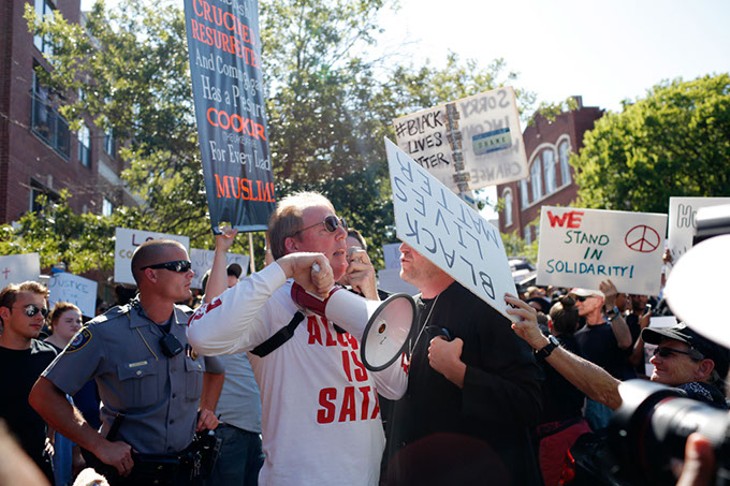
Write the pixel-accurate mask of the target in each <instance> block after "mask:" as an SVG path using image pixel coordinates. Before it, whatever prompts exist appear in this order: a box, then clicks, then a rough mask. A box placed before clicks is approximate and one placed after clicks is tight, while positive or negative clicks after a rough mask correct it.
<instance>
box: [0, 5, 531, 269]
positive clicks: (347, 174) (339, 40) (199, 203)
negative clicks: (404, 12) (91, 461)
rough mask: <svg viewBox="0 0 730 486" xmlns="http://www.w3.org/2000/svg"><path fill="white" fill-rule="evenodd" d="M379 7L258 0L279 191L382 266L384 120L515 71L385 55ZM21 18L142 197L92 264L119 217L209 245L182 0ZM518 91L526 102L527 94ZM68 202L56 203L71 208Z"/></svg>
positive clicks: (13, 233) (63, 88)
mask: <svg viewBox="0 0 730 486" xmlns="http://www.w3.org/2000/svg"><path fill="white" fill-rule="evenodd" d="M382 8H386V5H385V4H384V2H383V1H369V0H360V1H354V2H353V1H351V0H326V1H321V0H316V1H315V0H262V1H261V2H260V12H261V15H260V19H261V26H260V32H261V38H262V44H263V46H264V47H263V72H264V82H265V86H266V90H267V94H268V99H267V116H268V121H269V140H270V146H271V154H272V160H273V166H274V174H275V180H276V188H277V194H278V196H279V197H281V196H282V195H285V194H288V193H290V192H292V191H296V190H317V191H321V192H322V193H324V194H325V195H327V196H328V197H329V198H330V199H331V200H332V201H333V203H334V205H335V207H337V208H338V209H340V210H341V212H342V213H343V215H344V216H345V217H347V218H348V220H349V221H350V223H351V225H352V226H354V227H356V228H357V229H359V230H360V231H362V232H363V234H364V235H365V236H366V238H367V239H368V241H369V243H370V244H371V245H372V246H373V248H374V250H375V251H376V252H378V254H377V255H373V256H374V260H375V261H378V262H379V261H382V255H381V254H380V247H381V244H382V243H383V242H387V241H388V240H389V239H392V238H393V231H392V230H393V216H392V208H391V202H390V198H391V195H390V188H389V179H388V171H387V163H386V158H385V150H384V147H383V142H382V139H383V136H389V137H390V138H391V139H394V132H393V130H392V127H391V125H390V124H391V120H392V119H393V118H396V117H398V116H402V115H404V114H407V113H410V112H412V111H415V110H420V109H424V108H428V107H430V106H432V105H434V104H436V103H441V102H446V101H452V100H454V99H457V98H461V97H464V96H469V95H472V94H476V93H479V92H482V91H486V90H489V89H493V88H496V87H498V86H500V85H504V84H507V83H510V82H512V81H514V80H515V79H516V75H515V74H514V73H509V72H505V67H506V66H505V63H504V61H503V60H496V61H494V62H493V63H492V64H491V65H489V66H486V67H481V66H479V65H478V64H477V63H476V62H475V61H472V60H466V61H461V60H460V59H459V58H458V57H457V56H456V55H455V54H452V55H451V56H449V59H448V62H447V65H446V66H445V67H444V68H443V69H436V68H433V67H431V66H430V65H425V66H414V65H412V64H411V65H399V64H393V63H392V62H391V61H390V60H389V59H388V56H387V53H383V52H380V51H378V48H377V43H376V36H377V34H378V33H379V32H380V29H379V27H378V25H377V14H378V12H379V11H380V10H381V9H382ZM388 8H390V6H388ZM26 17H27V19H28V20H29V23H30V24H31V28H32V29H35V31H36V32H40V33H41V34H45V35H46V36H48V38H49V39H50V40H51V42H52V43H53V46H54V49H53V52H54V54H53V56H52V57H51V58H50V59H49V61H50V62H51V64H52V66H53V67H54V69H53V70H52V71H51V72H49V73H47V74H45V73H41V74H42V75H43V80H44V82H45V83H47V84H49V85H50V86H51V87H53V88H55V89H57V90H58V91H59V92H63V93H68V94H69V96H68V97H67V99H68V101H69V103H68V105H67V106H66V107H65V108H64V109H63V114H64V115H65V116H66V117H67V118H68V119H69V120H70V121H72V122H73V121H78V120H81V119H82V118H83V117H89V118H91V119H92V120H93V121H94V122H95V123H96V124H97V125H99V126H101V127H103V128H105V129H106V128H112V129H113V130H114V133H115V135H116V136H117V137H118V138H119V139H123V140H126V141H127V143H126V145H125V147H124V149H123V150H122V151H121V152H120V155H121V156H122V157H123V158H124V160H125V163H126V165H127V167H128V168H127V169H126V170H125V171H124V173H123V175H122V177H123V179H124V181H125V183H126V184H127V185H128V187H129V188H130V189H131V190H132V191H134V192H135V193H136V194H138V195H140V196H141V197H142V198H143V199H144V200H145V201H146V204H145V205H143V206H142V207H139V208H118V209H117V211H120V212H121V214H122V215H123V216H122V217H120V216H117V215H116V214H115V215H113V216H112V219H111V220H110V221H109V222H108V223H109V224H108V225H107V226H106V227H104V228H99V229H98V230H97V233H98V237H99V241H98V244H99V245H101V246H103V247H104V248H105V255H107V256H108V258H98V259H97V264H98V265H100V266H101V267H103V268H105V269H110V268H111V267H110V265H111V262H113V259H112V258H111V255H112V253H113V240H112V236H113V229H114V223H113V221H117V220H119V219H123V220H124V222H125V224H127V227H133V228H148V229H150V230H154V231H160V232H168V233H177V234H185V235H188V236H190V238H191V245H192V246H194V247H202V248H208V247H212V236H211V235H210V229H209V228H210V225H209V222H208V220H207V206H206V202H205V194H204V190H205V189H204V186H203V178H202V170H201V163H200V151H199V148H198V146H197V133H196V130H195V122H194V116H193V105H192V95H191V92H190V77H189V69H188V59H187V45H186V38H185V22H184V16H183V12H182V9H181V7H180V5H178V4H177V3H173V2H165V1H163V2H156V3H155V4H154V5H151V4H150V3H149V2H145V1H142V0H122V1H121V2H120V3H119V4H118V6H117V7H116V8H114V9H107V8H106V7H105V5H104V3H103V2H99V3H97V4H96V5H95V6H94V8H93V10H92V11H91V12H90V13H89V15H88V20H87V22H86V25H85V26H84V27H81V26H79V25H75V24H72V23H68V22H66V21H65V20H64V19H62V18H61V17H60V16H59V15H56V16H55V18H54V19H53V20H48V19H46V20H44V21H39V19H35V18H34V12H33V9H32V7H30V6H29V7H28V8H27V10H26ZM75 93H83V96H79V97H77V96H75ZM518 93H519V96H520V97H521V100H522V101H523V105H526V106H528V107H529V104H530V103H531V102H532V100H534V96H533V95H531V94H530V93H521V92H519V90H518ZM69 197H70V196H69ZM63 204H64V202H63V200H62V201H61V202H59V203H57V204H56V205H54V208H55V209H54V211H62V212H63V214H66V212H65V210H63ZM35 218H36V217H34V216H29V217H28V218H25V219H24V221H22V222H21V223H22V224H21V227H20V229H19V230H12V229H10V228H9V227H8V228H6V230H5V233H4V235H5V236H4V238H5V241H12V242H14V244H15V246H12V249H13V250H16V251H12V252H14V253H19V252H23V251H35V250H37V247H38V245H40V244H41V243H40V239H42V236H41V235H40V233H38V234H37V238H36V240H34V241H36V246H35V247H33V246H32V245H30V244H19V243H18V242H19V241H24V240H23V239H22V235H23V234H25V233H28V232H30V231H31V229H32V228H34V227H36V226H37V222H36V221H35ZM114 218H116V219H114ZM34 225H36V226H34ZM69 228H76V229H77V230H69V232H64V233H63V235H64V238H66V239H69V240H76V241H75V242H74V245H72V246H73V247H74V248H81V247H83V244H84V243H83V242H84V236H83V234H84V232H85V230H84V229H83V228H80V227H79V226H78V225H70V226H69ZM49 237H53V236H52V235H49ZM262 240H263V239H261V241H260V242H259V244H262V243H263V241H262ZM8 248H10V247H8ZM98 250H100V249H99V248H97V249H96V250H95V251H98ZM64 258H65V259H67V260H66V261H67V263H71V262H69V261H68V260H73V259H74V258H75V256H74V254H73V253H72V252H67V253H65V254H64ZM69 267H70V268H77V269H82V270H83V269H87V266H86V265H78V266H76V267H74V265H73V264H72V263H71V264H70V265H69Z"/></svg>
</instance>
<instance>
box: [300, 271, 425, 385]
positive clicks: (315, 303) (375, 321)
mask: <svg viewBox="0 0 730 486" xmlns="http://www.w3.org/2000/svg"><path fill="white" fill-rule="evenodd" d="M291 296H292V299H293V300H294V302H295V303H296V304H297V305H299V306H300V307H303V308H305V309H307V310H309V311H312V312H314V313H315V314H318V315H320V316H322V317H325V318H326V319H327V320H329V321H330V322H332V323H334V324H337V325H338V326H339V327H341V328H342V329H344V330H345V331H347V332H349V333H350V334H352V335H353V336H355V337H356V338H358V339H359V340H360V359H362V362H363V364H364V365H365V367H366V368H367V369H369V370H371V371H380V370H383V369H385V368H387V367H388V366H390V365H391V364H393V362H394V361H395V360H396V359H398V358H399V357H400V355H401V353H402V352H403V350H404V348H405V347H406V343H407V342H408V336H409V335H410V333H411V328H412V327H413V323H414V320H415V317H416V303H415V302H414V301H413V297H411V296H410V295H408V294H393V295H391V296H390V297H388V298H387V299H386V300H385V301H383V302H380V301H377V300H368V299H366V298H364V297H361V296H359V295H357V294H354V293H352V292H350V291H348V290H347V289H345V288H343V287H334V288H333V289H332V290H330V293H329V295H328V296H327V298H326V299H324V300H323V299H321V298H319V297H317V296H316V295H314V294H311V293H309V292H307V291H306V290H304V288H303V287H302V286H301V285H299V284H297V283H294V284H293V285H292V289H291Z"/></svg>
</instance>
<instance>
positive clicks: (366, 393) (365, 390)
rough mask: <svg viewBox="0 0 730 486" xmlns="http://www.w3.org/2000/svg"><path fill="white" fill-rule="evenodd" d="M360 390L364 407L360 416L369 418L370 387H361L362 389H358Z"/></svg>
mask: <svg viewBox="0 0 730 486" xmlns="http://www.w3.org/2000/svg"><path fill="white" fill-rule="evenodd" d="M358 390H360V393H362V407H361V412H360V416H361V417H367V416H368V409H369V408H370V387H369V386H361V387H360V388H358ZM376 400H377V399H376Z"/></svg>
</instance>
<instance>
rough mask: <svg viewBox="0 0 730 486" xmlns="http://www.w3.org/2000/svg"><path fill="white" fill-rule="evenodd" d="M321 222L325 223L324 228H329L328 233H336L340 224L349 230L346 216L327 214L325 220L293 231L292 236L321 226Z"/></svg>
mask: <svg viewBox="0 0 730 486" xmlns="http://www.w3.org/2000/svg"><path fill="white" fill-rule="evenodd" d="M320 224H323V225H324V229H325V230H327V232H328V233H334V232H335V231H337V228H339V227H340V226H342V228H343V229H344V230H345V231H347V222H346V221H345V218H338V217H337V216H327V217H326V218H324V221H321V222H319V223H315V224H313V225H310V226H307V227H306V228H302V229H300V230H299V231H296V232H295V233H293V234H292V236H296V235H298V234H299V233H301V232H302V231H307V230H308V229H312V228H314V227H316V226H319V225H320Z"/></svg>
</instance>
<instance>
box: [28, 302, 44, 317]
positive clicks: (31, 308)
mask: <svg viewBox="0 0 730 486" xmlns="http://www.w3.org/2000/svg"><path fill="white" fill-rule="evenodd" d="M23 311H24V312H25V315H26V316H28V317H33V316H35V315H36V314H38V313H39V312H40V313H41V314H42V315H43V317H44V318H45V317H48V309H46V308H45V307H38V306H37V305H35V304H28V305H26V306H25V307H24V308H23Z"/></svg>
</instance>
